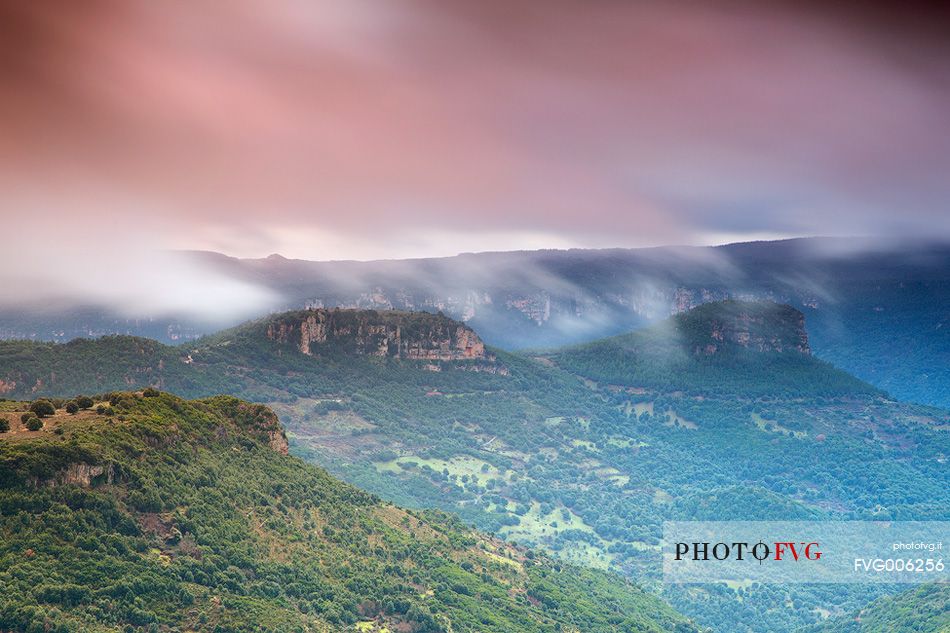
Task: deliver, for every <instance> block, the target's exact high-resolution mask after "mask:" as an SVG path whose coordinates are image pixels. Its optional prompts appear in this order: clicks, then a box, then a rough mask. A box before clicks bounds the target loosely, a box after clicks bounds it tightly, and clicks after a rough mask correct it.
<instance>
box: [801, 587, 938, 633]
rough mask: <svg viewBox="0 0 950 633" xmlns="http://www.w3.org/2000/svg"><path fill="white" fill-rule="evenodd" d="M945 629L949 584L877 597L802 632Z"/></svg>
mask: <svg viewBox="0 0 950 633" xmlns="http://www.w3.org/2000/svg"><path fill="white" fill-rule="evenodd" d="M893 631H914V632H915V633H946V631H950V587H948V586H947V585H922V586H920V587H914V588H913V589H909V590H907V591H904V592H902V593H899V594H897V595H894V596H886V597H884V598H880V599H878V600H876V601H874V602H872V603H871V604H869V605H867V606H866V607H865V608H863V609H861V610H860V611H857V612H855V613H852V614H849V615H847V616H842V617H840V618H835V619H833V620H831V621H829V622H826V623H824V624H822V625H820V626H815V627H812V628H808V629H806V630H805V631H803V632H802V633H892V632H893Z"/></svg>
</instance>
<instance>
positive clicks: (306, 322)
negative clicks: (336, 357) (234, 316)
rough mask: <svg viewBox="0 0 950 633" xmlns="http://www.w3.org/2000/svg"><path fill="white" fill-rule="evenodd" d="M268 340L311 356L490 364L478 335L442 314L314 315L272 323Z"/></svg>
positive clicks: (301, 313) (349, 312)
mask: <svg viewBox="0 0 950 633" xmlns="http://www.w3.org/2000/svg"><path fill="white" fill-rule="evenodd" d="M265 331H266V335H267V338H269V339H271V340H273V341H277V342H279V343H287V344H292V345H294V346H295V347H296V348H297V349H298V350H299V351H300V352H301V353H303V354H307V355H311V356H312V355H320V354H333V353H347V354H357V355H364V356H381V357H393V358H404V359H409V360H431V361H456V360H466V359H474V360H484V359H486V358H487V355H486V353H485V345H484V343H482V341H481V339H480V338H479V337H478V335H477V334H475V332H474V331H473V330H472V329H471V328H469V327H467V326H465V325H463V324H462V323H459V322H457V321H454V320H452V319H450V318H448V317H446V316H444V315H441V314H429V313H425V312H401V311H395V310H387V311H377V310H340V309H322V308H318V309H312V310H305V311H298V312H290V313H286V314H281V315H279V316H276V317H273V318H271V319H269V320H268V322H267V324H266V330H265Z"/></svg>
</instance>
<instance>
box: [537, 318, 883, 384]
mask: <svg viewBox="0 0 950 633" xmlns="http://www.w3.org/2000/svg"><path fill="white" fill-rule="evenodd" d="M804 326H805V318H804V315H802V313H801V312H799V311H798V310H796V309H794V308H792V307H789V306H786V305H778V304H775V303H768V302H748V301H722V302H718V303H707V304H703V305H701V306H699V307H697V308H694V309H692V310H690V311H689V312H684V313H681V314H677V315H675V316H674V317H672V318H670V319H668V320H667V321H664V322H662V323H659V324H657V325H654V326H651V327H648V328H646V329H643V330H639V331H636V332H633V333H631V334H624V335H621V336H614V337H611V338H607V339H603V340H600V341H594V342H592V343H587V344H584V345H577V346H574V347H568V348H565V349H563V350H558V351H557V352H555V353H553V354H550V355H548V356H549V357H550V358H551V359H552V360H553V361H554V362H555V363H557V364H558V365H559V366H561V367H563V368H564V369H567V370H568V371H570V372H572V373H574V374H578V375H581V376H584V377H586V378H589V379H591V380H594V381H596V382H598V383H604V384H608V385H618V386H623V387H640V388H647V389H654V390H661V391H675V390H686V391H688V392H690V393H695V394H715V395H717V396H719V397H722V396H728V395H736V396H742V397H748V396H762V395H768V396H773V397H774V396H796V395H802V396H813V397H814V396H817V397H829V396H830V397H834V396H842V395H854V394H875V393H879V392H878V390H877V389H875V388H874V387H871V386H870V385H868V384H866V383H863V382H861V381H860V380H858V379H856V378H854V377H853V376H850V375H849V374H847V373H845V372H843V371H841V370H839V369H836V368H835V367H833V366H831V365H829V364H827V363H824V362H822V361H820V360H818V359H816V358H814V357H813V356H811V353H810V349H809V345H808V338H807V335H806V334H805V330H804Z"/></svg>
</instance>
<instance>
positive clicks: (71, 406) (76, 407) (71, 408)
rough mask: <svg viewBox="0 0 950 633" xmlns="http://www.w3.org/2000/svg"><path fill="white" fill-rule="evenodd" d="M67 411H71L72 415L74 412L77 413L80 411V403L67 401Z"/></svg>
mask: <svg viewBox="0 0 950 633" xmlns="http://www.w3.org/2000/svg"><path fill="white" fill-rule="evenodd" d="M66 413H69V414H70V415H73V414H75V413H79V405H78V404H76V403H75V402H67V403H66Z"/></svg>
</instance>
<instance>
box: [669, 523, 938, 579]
mask: <svg viewBox="0 0 950 633" xmlns="http://www.w3.org/2000/svg"><path fill="white" fill-rule="evenodd" d="M944 543H950V523H948V522H939V521H923V522H871V521H840V522H813V521H679V522H675V521H674V522H667V523H664V524H663V576H664V580H665V581H666V582H668V583H703V582H729V581H732V582H750V581H751V582H761V583H822V582H824V583H855V582H856V583H865V582H867V583H874V582H880V583H918V582H947V581H950V573H948V570H947V562H950V561H944V559H943V551H944Z"/></svg>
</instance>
